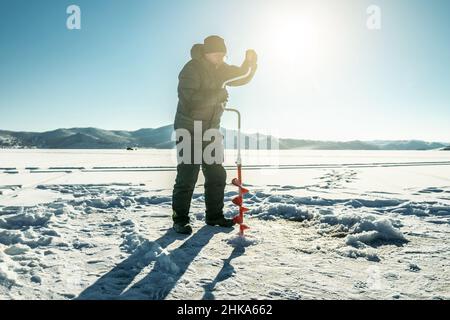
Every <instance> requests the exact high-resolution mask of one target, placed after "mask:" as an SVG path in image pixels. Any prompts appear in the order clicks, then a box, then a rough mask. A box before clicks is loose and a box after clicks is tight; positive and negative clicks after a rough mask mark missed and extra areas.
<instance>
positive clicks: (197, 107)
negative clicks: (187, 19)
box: [174, 44, 257, 131]
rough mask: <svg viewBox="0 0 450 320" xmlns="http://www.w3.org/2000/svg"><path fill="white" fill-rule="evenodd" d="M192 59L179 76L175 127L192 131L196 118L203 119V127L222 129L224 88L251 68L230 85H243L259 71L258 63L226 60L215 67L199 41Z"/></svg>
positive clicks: (194, 48) (192, 53)
mask: <svg viewBox="0 0 450 320" xmlns="http://www.w3.org/2000/svg"><path fill="white" fill-rule="evenodd" d="M191 57H192V60H191V61H189V62H188V63H187V64H186V65H185V66H184V68H183V70H182V71H181V72H180V75H179V77H178V79H179V83H178V99H179V100H178V108H177V113H176V116H175V123H174V127H175V129H179V128H184V129H188V130H189V131H193V128H194V121H202V122H203V130H207V129H209V128H219V127H220V118H221V116H222V113H223V109H222V105H221V104H222V102H223V89H222V85H223V83H224V82H225V81H226V80H229V79H233V78H235V77H238V76H241V75H245V74H246V73H247V72H248V69H249V67H252V72H251V74H250V75H249V76H248V77H246V78H244V79H242V80H238V81H234V82H232V83H230V84H229V85H230V86H242V85H245V84H247V83H248V82H250V80H251V79H252V78H253V75H254V74H255V71H256V67H257V66H256V64H254V65H250V63H249V62H248V61H244V63H243V64H242V66H241V67H237V66H231V65H228V64H226V63H224V64H223V65H222V66H220V67H219V68H217V69H216V67H215V66H214V65H213V64H212V63H210V62H209V61H207V60H206V59H205V58H204V56H203V45H200V44H197V45H194V47H193V48H192V50H191Z"/></svg>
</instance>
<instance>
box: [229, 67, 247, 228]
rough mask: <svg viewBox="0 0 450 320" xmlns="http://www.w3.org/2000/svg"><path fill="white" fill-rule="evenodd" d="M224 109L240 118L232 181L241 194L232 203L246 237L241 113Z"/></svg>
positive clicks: (245, 191) (236, 217)
mask: <svg viewBox="0 0 450 320" xmlns="http://www.w3.org/2000/svg"><path fill="white" fill-rule="evenodd" d="M251 72H252V68H249V70H248V72H247V73H246V74H244V75H242V76H239V77H236V78H233V79H230V80H227V81H225V82H224V83H223V86H222V87H223V88H225V87H226V86H227V85H228V84H229V83H231V82H234V81H237V80H241V79H244V78H246V77H248V76H249V75H250V74H251ZM222 108H223V109H224V110H225V111H230V112H234V113H236V114H237V117H238V136H237V149H238V152H237V159H236V165H237V178H234V179H233V180H232V182H231V183H232V184H233V185H235V186H236V187H238V189H239V194H238V196H237V197H235V198H234V199H233V200H232V202H233V203H234V204H235V205H237V206H238V207H239V213H238V214H237V215H236V216H235V217H234V218H233V222H234V223H236V224H239V235H241V236H244V231H245V230H246V229H249V228H250V227H249V226H247V225H246V224H245V223H244V214H245V212H247V211H248V210H249V209H248V208H246V207H245V206H244V195H245V194H246V193H248V192H249V191H248V189H246V188H244V187H243V183H242V158H241V113H240V112H239V110H237V109H233V108H226V103H223V104H222Z"/></svg>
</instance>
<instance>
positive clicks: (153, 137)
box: [0, 125, 450, 150]
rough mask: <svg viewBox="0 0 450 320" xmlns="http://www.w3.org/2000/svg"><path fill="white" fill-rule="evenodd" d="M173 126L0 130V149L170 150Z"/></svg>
mask: <svg viewBox="0 0 450 320" xmlns="http://www.w3.org/2000/svg"><path fill="white" fill-rule="evenodd" d="M221 131H222V133H223V134H224V135H225V137H226V138H225V146H226V147H227V148H233V147H234V146H235V145H236V143H237V133H236V131H234V130H228V129H224V128H223V129H221ZM172 134H173V126H172V125H168V126H163V127H160V128H155V129H140V130H137V131H123V130H103V129H98V128H70V129H57V130H53V131H47V132H15V131H5V130H0V148H40V149H126V148H127V147H137V148H155V149H171V148H174V147H175V142H174V141H173V140H172ZM242 144H243V147H244V148H247V149H258V148H259V149H270V148H271V147H274V145H273V144H278V145H279V148H280V149H283V150H291V149H300V150H433V149H446V150H448V149H449V148H450V147H449V146H448V144H444V143H439V142H426V141H420V140H407V141H385V140H375V141H358V140H356V141H345V142H339V141H319V140H302V139H284V138H276V137H273V136H267V135H263V134H258V133H256V134H246V133H244V134H243V140H242Z"/></svg>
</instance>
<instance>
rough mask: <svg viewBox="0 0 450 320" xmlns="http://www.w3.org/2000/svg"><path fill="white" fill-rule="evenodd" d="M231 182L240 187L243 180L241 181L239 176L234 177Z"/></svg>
mask: <svg viewBox="0 0 450 320" xmlns="http://www.w3.org/2000/svg"><path fill="white" fill-rule="evenodd" d="M231 183H232V184H234V185H235V186H236V187H240V186H241V182H240V181H239V179H238V178H234V179H233V180H232V181H231Z"/></svg>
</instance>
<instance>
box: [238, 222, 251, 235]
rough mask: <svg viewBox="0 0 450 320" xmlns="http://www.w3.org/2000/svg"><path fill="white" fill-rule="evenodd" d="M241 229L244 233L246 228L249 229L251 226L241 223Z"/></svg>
mask: <svg viewBox="0 0 450 320" xmlns="http://www.w3.org/2000/svg"><path fill="white" fill-rule="evenodd" d="M239 229H240V231H241V233H242V234H244V230H248V229H250V227H249V226H248V225H246V224H241V225H240V226H239Z"/></svg>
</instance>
